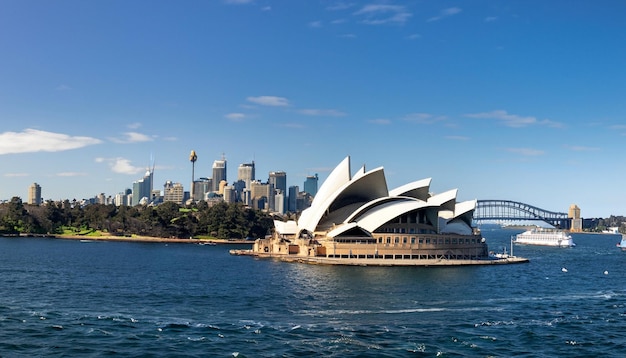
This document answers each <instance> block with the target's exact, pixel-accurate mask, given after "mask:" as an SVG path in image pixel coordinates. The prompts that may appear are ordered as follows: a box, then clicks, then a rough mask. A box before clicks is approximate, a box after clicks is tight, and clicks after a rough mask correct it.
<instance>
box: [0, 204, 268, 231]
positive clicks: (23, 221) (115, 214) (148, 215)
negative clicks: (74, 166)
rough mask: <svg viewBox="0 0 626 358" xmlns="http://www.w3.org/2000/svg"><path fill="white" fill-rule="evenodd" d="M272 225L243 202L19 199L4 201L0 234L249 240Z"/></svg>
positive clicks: (264, 214)
mask: <svg viewBox="0 0 626 358" xmlns="http://www.w3.org/2000/svg"><path fill="white" fill-rule="evenodd" d="M272 227H273V219H272V217H271V216H270V215H269V214H267V213H264V212H262V211H260V210H254V209H250V208H247V207H244V206H243V205H241V204H227V203H224V202H221V203H217V204H215V205H212V206H208V204H207V203H206V202H204V201H201V202H198V203H197V204H196V205H192V206H187V207H181V206H180V205H178V204H176V203H173V202H165V203H163V204H161V205H158V206H154V207H151V206H135V207H130V206H115V205H102V204H91V205H86V206H83V207H81V206H80V205H72V203H70V201H69V200H66V201H64V202H56V203H55V202H49V203H46V205H41V206H38V205H28V204H24V203H22V200H21V199H20V198H19V197H13V198H12V199H11V201H9V202H7V203H3V204H0V234H1V235H18V234H42V235H43V234H63V233H67V232H68V230H70V231H73V232H75V233H77V234H80V233H85V232H91V231H102V232H106V233H108V234H109V235H115V236H130V235H141V236H152V237H176V238H189V237H214V238H218V239H245V238H247V237H254V238H256V237H264V236H265V235H266V234H268V233H270V230H271V228H272Z"/></svg>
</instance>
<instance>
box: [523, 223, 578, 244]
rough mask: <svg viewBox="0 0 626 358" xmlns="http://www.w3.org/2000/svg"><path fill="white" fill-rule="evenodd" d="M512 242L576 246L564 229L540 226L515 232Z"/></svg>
mask: <svg viewBox="0 0 626 358" xmlns="http://www.w3.org/2000/svg"><path fill="white" fill-rule="evenodd" d="M513 242H514V243H516V244H524V245H542V246H557V247H572V246H576V244H574V240H572V236H571V235H568V234H567V233H566V232H565V231H563V230H558V229H549V228H541V227H538V228H534V229H531V230H528V231H525V232H523V233H521V234H517V235H516V236H515V238H513Z"/></svg>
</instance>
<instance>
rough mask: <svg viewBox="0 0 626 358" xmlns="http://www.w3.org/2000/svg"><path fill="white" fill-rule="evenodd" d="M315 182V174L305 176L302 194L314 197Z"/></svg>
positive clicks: (315, 192)
mask: <svg viewBox="0 0 626 358" xmlns="http://www.w3.org/2000/svg"><path fill="white" fill-rule="evenodd" d="M317 180H318V177H317V173H316V174H315V175H309V176H307V177H306V180H305V181H304V192H305V193H309V195H311V196H315V195H316V194H317Z"/></svg>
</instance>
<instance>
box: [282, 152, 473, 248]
mask: <svg viewBox="0 0 626 358" xmlns="http://www.w3.org/2000/svg"><path fill="white" fill-rule="evenodd" d="M430 183H431V179H430V178H427V179H422V180H417V181H414V182H411V183H408V184H405V185H402V186H400V187H398V188H395V189H393V190H391V191H389V190H388V189H387V182H386V179H385V175H384V170H383V168H382V167H379V168H376V169H373V170H371V171H365V167H362V168H360V169H359V170H358V171H357V172H356V173H355V175H354V176H353V177H352V176H350V157H349V156H348V157H346V158H345V159H344V160H343V161H342V162H341V163H340V164H339V165H338V166H337V167H336V168H335V169H334V170H333V171H332V172H331V174H330V175H329V176H328V178H327V179H326V181H324V183H323V184H322V186H321V187H320V189H319V190H318V192H317V195H316V196H315V198H314V199H313V202H312V204H311V207H309V208H308V209H305V210H304V211H303V212H302V214H301V216H300V218H299V220H298V222H297V227H298V229H299V231H303V230H306V231H308V232H316V231H317V232H325V233H326V236H328V237H335V236H337V235H341V234H345V233H346V232H348V231H350V232H351V233H352V232H357V231H358V230H362V231H363V232H364V233H371V232H374V231H375V230H376V229H377V228H379V227H381V226H382V225H384V224H386V223H387V222H389V221H391V220H394V219H395V218H397V217H399V216H401V215H404V214H407V213H409V212H412V211H418V210H425V211H426V213H427V215H428V216H429V217H430V218H431V222H432V223H433V224H435V225H436V226H437V231H438V232H456V233H466V232H468V231H469V232H471V221H472V216H473V212H474V210H475V208H476V201H475V200H474V201H467V202H463V203H457V202H456V196H457V189H452V190H449V191H446V192H443V193H440V194H436V195H433V194H431V193H430V192H429V189H430ZM281 228H282V229H287V228H289V231H292V230H293V229H294V227H293V226H285V225H282V226H281ZM276 229H277V231H279V232H280V230H279V227H278V226H277V227H276ZM355 230H356V231H355Z"/></svg>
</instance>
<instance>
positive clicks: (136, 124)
mask: <svg viewBox="0 0 626 358" xmlns="http://www.w3.org/2000/svg"><path fill="white" fill-rule="evenodd" d="M126 127H128V128H129V129H137V128H139V127H141V123H139V122H135V123H131V124H129V125H127V126H126Z"/></svg>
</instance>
